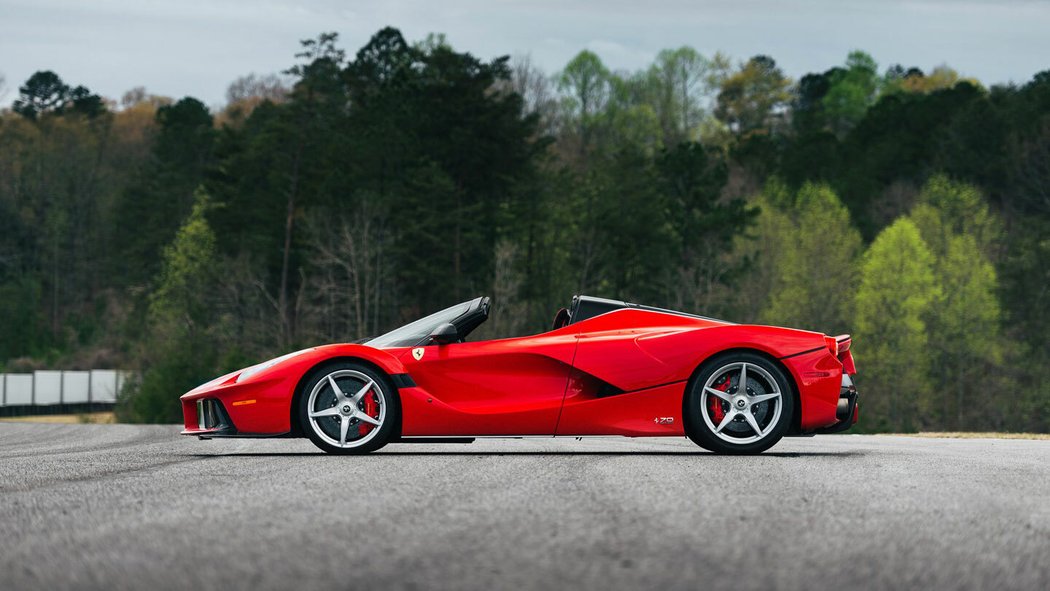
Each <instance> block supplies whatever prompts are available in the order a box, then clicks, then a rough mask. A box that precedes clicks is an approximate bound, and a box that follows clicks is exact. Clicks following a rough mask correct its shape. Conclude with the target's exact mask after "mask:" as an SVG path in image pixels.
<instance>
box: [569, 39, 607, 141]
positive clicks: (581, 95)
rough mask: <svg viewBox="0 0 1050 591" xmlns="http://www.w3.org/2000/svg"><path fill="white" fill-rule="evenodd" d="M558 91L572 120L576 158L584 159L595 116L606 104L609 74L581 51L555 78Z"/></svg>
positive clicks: (596, 59)
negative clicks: (562, 95) (575, 138)
mask: <svg viewBox="0 0 1050 591" xmlns="http://www.w3.org/2000/svg"><path fill="white" fill-rule="evenodd" d="M558 89H559V90H561V91H562V92H563V93H565V95H566V98H565V109H566V112H567V114H568V117H569V118H570V119H572V120H575V128H576V136H577V138H578V140H577V141H578V143H579V148H578V149H579V154H580V155H581V156H583V155H585V154H586V153H587V151H588V149H589V148H590V145H591V142H592V141H593V135H594V128H595V125H596V121H597V119H598V116H599V114H600V113H601V112H602V110H603V109H604V108H605V104H606V101H608V100H609V94H610V79H609V70H608V68H606V67H605V64H603V63H602V60H601V58H599V57H598V56H597V55H596V54H595V53H594V52H592V51H587V50H584V51H581V52H580V53H579V54H577V55H576V57H574V58H572V60H571V61H569V63H568V64H567V65H566V66H565V69H564V70H562V72H561V74H560V75H559V76H558Z"/></svg>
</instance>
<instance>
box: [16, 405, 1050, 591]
mask: <svg viewBox="0 0 1050 591" xmlns="http://www.w3.org/2000/svg"><path fill="white" fill-rule="evenodd" d="M177 431H178V429H177V428H176V427H169V426H131V425H40V424H13V423H7V424H0V589H4V590H8V589H12V590H15V589H150V590H162V589H248V588H251V589H281V590H293V591H302V590H306V589H504V588H507V589H557V588H585V589H601V590H602V591H609V590H613V589H734V590H742V589H804V588H815V589H830V588H844V589H849V588H873V589H900V588H924V589H925V588H933V589H949V588H950V589H957V588H974V589H1038V590H1045V589H1050V441H1005V440H988V439H984V440H947V439H920V438H910V437H871V436H850V435H847V436H824V437H816V438H810V439H786V440H784V441H783V442H781V443H780V444H778V445H777V446H775V447H774V448H773V449H772V450H770V451H769V452H766V453H765V454H763V455H761V456H758V457H742V458H741V457H720V456H715V455H712V454H709V453H706V452H703V451H702V450H700V449H699V448H696V447H694V446H693V445H692V443H690V442H689V441H687V440H684V439H659V440H643V439H638V440H631V439H584V440H582V441H576V440H572V439H570V440H560V439H559V440H552V439H529V440H485V441H481V442H478V443H474V444H470V445H463V444H448V445H408V444H400V445H391V446H387V447H386V448H384V449H383V450H382V451H381V452H379V453H377V454H374V455H371V456H365V457H332V456H325V455H322V454H321V453H320V452H318V451H317V450H315V448H314V447H313V446H312V445H311V444H310V443H309V442H308V441H306V440H225V441H222V440H214V441H198V440H196V439H191V438H185V437H179V436H178V435H177V434H176V433H177Z"/></svg>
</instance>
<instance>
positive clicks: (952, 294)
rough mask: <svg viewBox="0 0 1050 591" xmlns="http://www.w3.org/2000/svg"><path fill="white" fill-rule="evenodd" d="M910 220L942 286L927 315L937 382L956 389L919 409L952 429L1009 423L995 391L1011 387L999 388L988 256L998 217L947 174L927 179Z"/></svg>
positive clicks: (994, 284) (994, 285) (993, 282)
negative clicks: (976, 421)
mask: <svg viewBox="0 0 1050 591" xmlns="http://www.w3.org/2000/svg"><path fill="white" fill-rule="evenodd" d="M910 217H911V219H912V220H913V221H914V223H915V225H916V227H917V228H918V229H919V231H920V233H921V234H922V237H923V240H924V242H925V243H926V244H927V245H928V246H929V247H930V252H931V254H932V255H933V260H934V264H933V268H934V275H935V277H936V280H937V283H938V284H939V285H940V286H941V291H940V293H939V295H938V297H937V298H936V299H935V301H934V302H933V305H932V306H931V307H930V309H929V312H928V316H927V328H928V333H929V349H930V351H929V353H928V354H927V356H928V357H929V358H930V360H931V369H932V373H933V375H934V376H936V379H937V383H938V384H940V385H941V386H942V388H944V390H947V391H950V392H951V393H952V394H954V395H953V396H951V397H948V396H943V395H942V396H939V397H938V398H937V399H936V400H931V401H929V403H928V405H927V408H926V409H925V412H924V414H925V415H926V416H927V417H928V418H929V420H932V421H936V423H937V424H938V425H940V426H943V427H946V428H952V429H957V430H962V429H967V428H973V424H972V423H971V420H972V419H973V417H975V416H976V417H979V418H980V420H981V421H982V422H987V421H989V419H991V417H997V419H998V420H1000V421H1002V420H1008V419H1009V417H1008V416H1004V413H1002V412H1001V411H1000V410H999V408H1000V407H1001V405H1002V402H1001V401H1000V395H999V394H998V392H1001V391H1004V390H1010V391H1013V388H1005V387H1002V385H1003V384H1004V383H1005V381H1004V380H1003V377H1004V375H1003V374H1004V372H1003V370H1002V367H1001V364H1002V356H1003V346H1002V343H1001V335H1000V310H999V301H998V298H997V296H996V293H997V291H998V289H999V284H998V279H997V275H996V271H995V268H994V267H993V266H992V263H991V262H990V260H989V256H990V255H992V254H993V253H994V250H993V249H995V248H997V244H998V238H999V236H1000V227H999V226H1000V225H999V222H998V220H997V219H996V218H995V217H994V216H993V215H992V214H991V213H990V212H989V211H988V206H987V204H986V203H985V201H984V199H983V198H982V196H981V194H980V192H978V191H977V190H976V189H975V188H973V187H971V186H968V185H965V184H962V183H954V182H952V181H951V180H949V179H948V178H947V177H944V176H936V177H933V178H932V179H930V180H929V181H928V182H927V184H926V186H925V187H924V188H923V191H922V194H921V195H920V197H919V204H918V205H917V206H916V207H915V209H914V211H913V212H912V214H911V216H910ZM978 378H983V379H978ZM997 382H998V383H999V387H995V384H996V383H997ZM1000 424H1001V423H1000Z"/></svg>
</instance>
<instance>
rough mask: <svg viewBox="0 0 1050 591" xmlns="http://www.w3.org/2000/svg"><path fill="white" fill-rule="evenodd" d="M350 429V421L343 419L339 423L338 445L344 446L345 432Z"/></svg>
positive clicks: (346, 418)
mask: <svg viewBox="0 0 1050 591" xmlns="http://www.w3.org/2000/svg"><path fill="white" fill-rule="evenodd" d="M349 428H350V419H349V418H348V417H343V419H342V421H341V422H340V423H339V445H346V431H347V430H348V429H349Z"/></svg>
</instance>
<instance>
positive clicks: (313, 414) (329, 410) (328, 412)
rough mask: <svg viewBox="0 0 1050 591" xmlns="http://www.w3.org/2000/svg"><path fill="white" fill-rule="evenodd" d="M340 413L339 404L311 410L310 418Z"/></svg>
mask: <svg viewBox="0 0 1050 591" xmlns="http://www.w3.org/2000/svg"><path fill="white" fill-rule="evenodd" d="M338 414H339V406H338V405H336V406H333V407H332V408H326V409H324V410H314V411H310V418H311V419H316V418H318V417H333V416H335V415H338Z"/></svg>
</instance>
